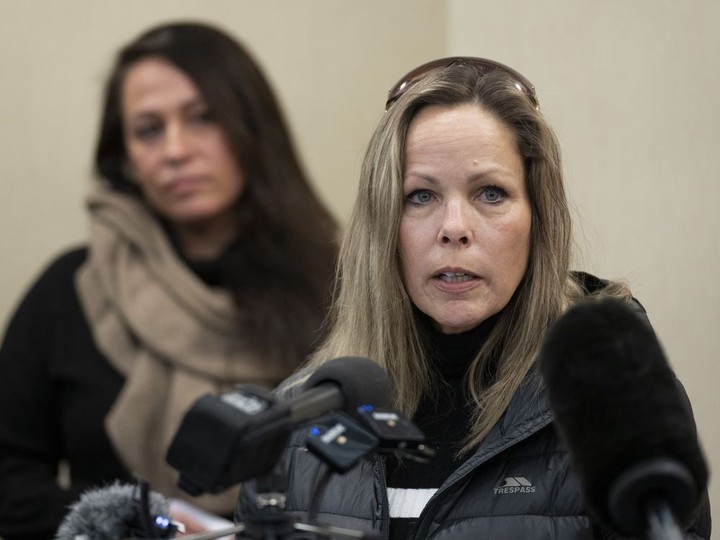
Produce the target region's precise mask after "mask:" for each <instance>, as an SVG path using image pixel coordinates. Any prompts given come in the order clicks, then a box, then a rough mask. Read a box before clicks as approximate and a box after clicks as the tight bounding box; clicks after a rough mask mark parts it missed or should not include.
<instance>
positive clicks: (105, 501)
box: [55, 482, 168, 540]
mask: <svg viewBox="0 0 720 540" xmlns="http://www.w3.org/2000/svg"><path fill="white" fill-rule="evenodd" d="M148 500H149V505H150V513H151V514H153V515H161V516H167V515H168V502H167V500H166V499H165V498H164V497H163V496H162V495H160V494H159V493H155V492H150V493H149V499H148ZM137 505H138V487H137V486H135V485H131V484H121V483H119V482H115V483H114V484H111V485H109V486H106V487H103V488H98V489H90V490H87V491H85V492H84V493H83V494H82V495H81V496H80V498H79V499H78V501H77V502H75V503H74V504H72V505H71V506H70V512H69V513H68V514H67V515H66V516H65V518H64V519H63V521H62V522H61V523H60V527H59V528H58V530H57V533H56V535H55V539H56V540H77V539H78V538H87V539H92V540H121V539H123V538H129V537H132V536H134V532H133V531H134V530H136V528H137V527H138V525H139V524H138V523H137V522H138V519H139V516H138V506H137Z"/></svg>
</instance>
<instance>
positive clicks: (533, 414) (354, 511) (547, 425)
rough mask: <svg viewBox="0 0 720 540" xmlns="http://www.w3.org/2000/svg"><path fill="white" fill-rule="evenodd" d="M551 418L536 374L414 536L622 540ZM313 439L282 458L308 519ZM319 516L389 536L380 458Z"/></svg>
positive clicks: (326, 499)
mask: <svg viewBox="0 0 720 540" xmlns="http://www.w3.org/2000/svg"><path fill="white" fill-rule="evenodd" d="M552 421H553V416H552V413H551V412H550V409H549V406H548V403H547V401H546V398H545V392H544V389H543V387H542V384H541V383H540V382H539V381H538V378H537V377H536V376H531V377H530V378H529V379H528V382H527V383H526V384H525V385H524V386H523V387H521V388H520V389H519V391H518V392H517V393H516V395H515V396H514V398H513V400H512V402H511V403H510V405H509V407H508V409H507V411H506V413H505V415H504V416H503V418H502V420H501V421H500V422H499V423H498V425H496V426H495V428H493V430H492V432H491V433H490V434H489V435H488V436H487V438H486V439H485V441H484V442H483V443H482V444H481V445H480V446H479V447H478V449H477V450H476V451H475V453H474V454H473V455H472V456H471V457H470V458H469V459H467V461H465V462H464V463H463V464H462V465H461V466H460V467H459V468H458V469H457V470H456V471H455V472H454V473H453V474H451V475H450V477H449V478H448V479H447V480H446V481H445V483H444V484H443V485H442V486H441V487H440V489H439V490H438V491H437V493H436V494H435V495H434V496H433V497H432V499H430V501H429V502H428V504H427V506H426V507H425V509H424V510H423V512H422V514H421V517H420V521H419V527H418V528H417V530H416V533H415V535H414V538H417V539H426V538H432V539H434V540H450V539H452V540H464V539H467V540H471V539H472V540H477V539H482V540H492V539H534V540H535V539H536V540H541V539H543V540H571V539H573V540H574V539H593V538H595V539H597V538H601V539H602V538H620V537H619V536H615V535H613V534H612V533H610V532H608V531H604V530H602V529H601V528H600V527H599V526H598V525H597V524H595V523H594V522H593V521H592V520H591V519H590V518H589V517H588V516H587V514H586V511H585V509H584V508H583V503H582V496H581V491H580V485H579V483H578V480H577V478H576V476H575V474H574V473H573V472H572V471H571V469H570V464H569V457H568V454H567V452H566V451H565V449H564V448H563V446H562V444H561V442H560V440H559V438H558V437H557V435H556V433H555V431H554V429H553V425H552ZM306 435H307V431H306V430H299V431H298V432H296V433H295V434H294V436H293V437H292V440H291V443H290V447H289V449H288V453H287V455H286V460H285V465H286V466H287V471H288V485H289V489H288V499H287V511H288V512H292V513H298V514H299V515H300V516H301V519H302V517H303V516H306V513H307V512H308V510H309V508H310V505H311V502H312V500H313V494H314V490H315V487H316V485H317V482H318V479H319V478H320V477H321V476H322V473H323V472H324V471H325V465H324V464H323V463H321V462H320V461H319V460H318V459H317V458H316V457H315V456H313V455H312V454H310V453H309V452H308V450H307V449H306V448H305V445H304V441H305V439H306ZM319 509H320V511H319V514H318V522H319V523H322V524H328V525H334V526H337V527H343V528H349V529H356V530H362V531H366V532H370V531H373V532H374V533H380V535H381V536H382V537H383V538H388V536H389V521H390V520H389V517H388V500H387V489H386V485H385V467H384V463H383V461H382V459H381V458H380V457H378V456H376V455H374V456H371V457H369V458H367V459H365V460H364V461H362V462H361V463H360V464H358V465H357V466H356V467H355V468H354V469H352V470H350V471H349V472H347V473H346V474H345V475H343V476H337V475H335V476H333V477H332V479H331V480H330V483H329V484H328V485H327V488H326V490H325V493H324V496H323V498H322V500H321V502H320V504H319ZM709 515H710V514H709V504H708V503H707V501H705V503H704V504H703V506H702V507H701V508H700V510H699V512H698V514H697V516H696V518H695V520H694V523H693V524H692V526H691V527H690V528H689V529H688V534H687V538H709V535H710V517H709ZM242 517H243V516H241V515H239V516H238V519H239V520H241V519H242Z"/></svg>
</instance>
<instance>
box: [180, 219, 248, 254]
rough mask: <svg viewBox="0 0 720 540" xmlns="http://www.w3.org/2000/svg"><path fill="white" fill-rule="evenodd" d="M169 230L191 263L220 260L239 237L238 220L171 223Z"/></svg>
mask: <svg viewBox="0 0 720 540" xmlns="http://www.w3.org/2000/svg"><path fill="white" fill-rule="evenodd" d="M169 229H170V232H171V234H172V235H173V237H174V239H175V242H176V244H177V246H178V248H179V249H180V250H181V251H182V253H183V255H184V256H185V258H187V259H188V260H191V261H209V260H213V259H216V258H218V257H219V256H220V255H221V254H222V253H223V252H224V251H225V250H226V249H227V247H228V246H229V245H230V244H231V243H232V242H233V240H235V238H236V237H237V220H235V219H225V220H217V221H213V222H210V223H201V224H182V225H178V224H176V223H170V224H169Z"/></svg>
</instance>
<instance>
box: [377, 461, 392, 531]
mask: <svg viewBox="0 0 720 540" xmlns="http://www.w3.org/2000/svg"><path fill="white" fill-rule="evenodd" d="M375 460H376V461H375V463H376V467H378V468H379V471H378V474H379V477H380V485H381V486H382V487H383V489H381V490H380V491H381V493H380V502H381V505H382V516H381V517H380V520H381V521H380V525H381V531H380V532H381V534H382V537H383V538H384V539H385V540H389V539H390V501H389V499H388V492H387V479H386V478H385V476H386V474H387V473H386V472H385V460H384V459H383V458H381V457H380V456H379V455H378V454H375Z"/></svg>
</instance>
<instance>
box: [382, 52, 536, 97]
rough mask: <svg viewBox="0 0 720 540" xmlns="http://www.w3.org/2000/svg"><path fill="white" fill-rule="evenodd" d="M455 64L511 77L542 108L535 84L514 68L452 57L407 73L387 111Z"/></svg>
mask: <svg viewBox="0 0 720 540" xmlns="http://www.w3.org/2000/svg"><path fill="white" fill-rule="evenodd" d="M453 64H466V65H470V66H473V67H474V68H476V69H478V70H479V71H480V72H481V73H482V74H484V75H485V74H488V73H491V72H493V71H501V72H503V73H505V74H507V75H509V76H510V78H511V79H512V80H513V82H514V83H515V86H516V88H517V89H518V90H520V91H521V92H522V93H523V94H525V95H526V96H527V97H528V99H529V100H530V101H531V102H532V104H533V106H534V107H535V108H536V109H539V108H540V101H539V100H538V98H537V95H536V94H535V86H533V84H532V83H531V82H530V81H529V80H527V79H526V78H525V77H524V76H523V75H521V74H520V73H519V72H517V71H515V70H514V69H513V68H511V67H508V66H506V65H504V64H501V63H500V62H495V61H494V60H488V59H486V58H476V57H473V56H450V57H448V58H440V59H438V60H433V61H431V62H427V63H425V64H423V65H421V66H418V67H416V68H415V69H413V70H412V71H410V72H409V73H407V74H406V75H405V76H404V77H402V78H401V79H400V80H399V81H398V82H397V83H395V84H394V85H393V87H392V88H391V89H390V91H389V92H388V98H387V101H386V102H385V110H386V111H387V110H388V109H389V108H390V106H391V105H392V104H393V103H394V102H395V101H396V100H397V99H398V98H399V97H400V96H402V95H403V94H404V93H405V92H406V90H407V89H408V88H410V87H411V86H412V85H414V84H415V83H416V82H418V81H419V80H420V79H422V78H424V77H426V76H428V75H431V74H433V73H436V72H438V71H440V70H443V69H445V68H446V67H449V66H451V65H453Z"/></svg>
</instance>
